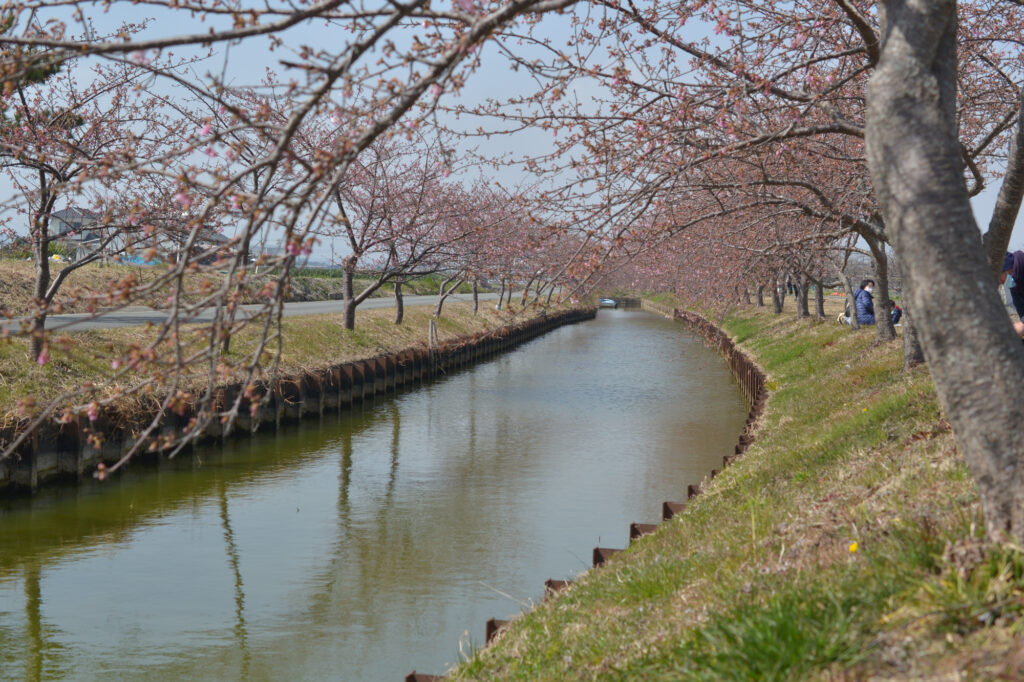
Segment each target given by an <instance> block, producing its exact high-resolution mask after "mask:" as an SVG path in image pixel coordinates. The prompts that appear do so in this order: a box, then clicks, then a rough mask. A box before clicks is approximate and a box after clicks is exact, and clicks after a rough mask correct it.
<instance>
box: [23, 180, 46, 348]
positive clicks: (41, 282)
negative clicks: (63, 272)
mask: <svg viewBox="0 0 1024 682" xmlns="http://www.w3.org/2000/svg"><path fill="white" fill-rule="evenodd" d="M42 203H43V205H44V206H45V204H46V203H47V202H46V201H45V200H44V201H43V202H42ZM45 210H46V209H45V208H41V209H40V213H39V214H37V215H36V216H35V220H34V221H33V222H34V224H33V226H32V227H33V229H32V259H33V260H34V261H35V282H34V286H33V289H32V294H33V296H34V297H35V299H36V303H35V304H36V309H35V310H34V311H33V313H32V326H31V328H30V331H31V334H32V335H31V336H30V337H29V346H28V354H29V359H30V360H32V362H38V361H39V355H40V354H41V353H42V352H43V345H44V344H43V341H44V334H43V330H44V329H45V328H46V307H47V306H46V291H47V289H49V288H50V229H49V224H48V223H49V221H48V218H47V217H46V215H44V214H43V211H45Z"/></svg>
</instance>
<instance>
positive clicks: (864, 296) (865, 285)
mask: <svg viewBox="0 0 1024 682" xmlns="http://www.w3.org/2000/svg"><path fill="white" fill-rule="evenodd" d="M874 288H875V281H874V280H871V279H866V280H864V281H863V282H861V283H860V288H859V289H857V291H855V292H854V293H853V303H854V305H856V306H857V323H858V324H874V323H875V301H874V298H873V297H872V296H871V290H872V289H874Z"/></svg>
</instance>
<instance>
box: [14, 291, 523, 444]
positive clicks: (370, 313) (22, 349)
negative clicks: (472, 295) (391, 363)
mask: <svg viewBox="0 0 1024 682" xmlns="http://www.w3.org/2000/svg"><path fill="white" fill-rule="evenodd" d="M432 313H433V307H431V306H414V307H410V308H406V310H405V320H404V322H403V324H401V325H395V324H394V322H393V318H394V310H392V309H377V310H361V309H360V310H357V312H356V327H355V329H353V330H350V331H349V330H345V329H344V328H343V326H342V316H341V314H332V315H316V316H299V317H286V318H283V321H282V336H281V355H280V360H279V363H280V364H279V371H280V372H281V373H283V374H284V375H295V374H298V373H300V372H302V371H311V372H313V371H317V370H320V369H324V368H327V367H330V366H333V365H337V364H341V363H344V362H349V361H352V360H357V359H362V358H368V357H373V356H375V355H379V354H382V353H390V352H395V351H399V350H403V349H406V348H410V347H413V346H417V345H422V346H426V345H427V339H428V333H429V325H430V319H431V314H432ZM539 314H541V311H540V310H539V309H528V310H527V311H516V310H515V309H514V308H513V309H508V307H506V309H505V310H503V311H497V310H495V309H494V307H493V306H485V305H481V306H480V311H479V313H478V314H477V315H474V314H473V310H472V303H469V302H458V301H449V302H448V303H446V304H445V307H444V314H443V316H442V317H441V318H439V319H437V320H436V325H437V332H438V338H439V341H440V342H441V343H442V344H444V343H445V342H447V341H449V340H453V339H456V338H458V337H465V336H472V335H475V334H478V333H481V332H485V331H488V330H494V329H497V328H499V327H502V326H505V325H507V324H511V323H516V322H522V321H524V320H527V319H530V318H532V317H534V316H536V315H539ZM185 329H186V332H185V333H184V335H183V338H182V342H183V346H182V355H183V356H186V357H187V356H188V355H190V354H191V353H194V352H197V351H199V350H201V349H202V348H203V347H204V346H205V344H207V343H208V340H207V337H206V336H205V331H206V330H205V329H204V328H203V327H202V326H197V327H194V328H191V329H190V328H189V327H185ZM259 333H260V329H259V325H255V324H254V325H250V326H248V327H246V328H245V329H244V330H243V331H242V332H240V333H238V334H235V335H234V336H233V337H232V340H231V352H230V353H229V354H228V355H227V356H226V357H225V361H224V363H222V365H221V367H219V368H218V373H219V376H218V382H219V383H221V384H228V383H231V382H233V381H237V380H238V379H239V378H240V377H241V376H242V375H241V371H242V367H244V365H245V363H246V362H248V361H249V360H250V359H251V358H252V356H253V355H254V349H255V348H256V344H257V341H258V338H259ZM154 334H155V330H154V329H150V328H147V327H144V326H138V327H122V328H115V329H103V330H89V331H81V332H75V333H71V334H64V335H61V336H56V337H54V338H52V339H51V341H50V360H49V362H47V363H46V364H45V365H42V366H40V365H38V364H36V363H34V362H30V361H28V359H27V356H28V341H27V339H24V338H16V339H12V338H7V339H3V340H0V422H2V423H5V424H6V423H10V422H11V421H12V420H15V419H17V418H19V417H25V416H27V415H29V414H31V413H33V412H34V411H35V409H36V408H37V407H38V406H40V405H42V404H45V403H46V402H48V401H50V400H52V399H54V398H56V397H57V396H60V395H63V394H65V393H67V392H69V391H72V390H75V389H79V388H81V387H83V386H89V385H92V386H95V387H96V388H94V389H91V390H90V391H88V392H85V393H82V394H80V395H79V396H78V397H76V398H75V402H76V403H78V404H82V403H87V402H89V401H91V400H104V399H113V398H114V397H116V396H119V395H121V394H124V393H125V392H127V391H129V390H131V389H134V388H138V387H140V386H141V385H142V383H143V382H145V381H148V380H150V379H151V378H152V377H154V376H160V377H162V379H161V381H158V382H156V383H153V384H151V385H148V386H146V387H145V390H139V391H137V392H135V393H133V394H131V395H127V396H123V397H120V398H118V399H117V404H116V405H115V406H114V407H115V408H116V409H117V410H119V411H122V412H124V413H128V414H131V413H134V412H147V411H151V410H152V409H153V408H154V407H155V406H156V405H157V401H158V399H159V398H160V397H161V396H162V395H163V391H164V390H165V389H166V387H167V386H168V385H169V384H170V383H171V381H172V380H173V379H174V377H173V374H172V367H171V365H170V362H171V361H172V360H173V357H174V352H173V346H172V345H171V344H170V342H169V341H168V342H165V343H164V344H162V345H161V346H159V347H158V349H157V353H156V354H155V355H153V356H148V355H147V354H145V353H143V352H142V351H144V350H145V349H146V348H147V347H148V345H149V344H150V343H151V342H152V340H153V338H154ZM277 348H278V343H277V341H276V340H275V341H273V342H271V343H270V344H268V346H267V351H268V352H276V351H277ZM264 360H265V366H266V365H269V361H270V358H269V356H266V357H265V359H264ZM133 363H134V364H133ZM115 366H116V368H115ZM140 369H141V370H145V371H139V370H140ZM208 376H209V373H208V367H207V366H206V365H205V364H202V363H199V364H197V365H193V366H191V367H190V368H189V369H188V371H187V372H186V373H185V374H183V375H182V376H181V388H182V389H183V390H185V391H189V392H192V393H193V394H195V393H197V392H198V391H201V390H202V389H203V387H204V386H205V384H206V381H207V378H208ZM257 378H265V377H257Z"/></svg>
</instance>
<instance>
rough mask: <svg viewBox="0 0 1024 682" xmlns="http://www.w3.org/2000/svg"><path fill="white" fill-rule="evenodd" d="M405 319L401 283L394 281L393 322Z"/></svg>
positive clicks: (396, 322)
mask: <svg viewBox="0 0 1024 682" xmlns="http://www.w3.org/2000/svg"><path fill="white" fill-rule="evenodd" d="M403 319H405V302H404V301H403V300H402V283H401V282H395V324H402V320H403Z"/></svg>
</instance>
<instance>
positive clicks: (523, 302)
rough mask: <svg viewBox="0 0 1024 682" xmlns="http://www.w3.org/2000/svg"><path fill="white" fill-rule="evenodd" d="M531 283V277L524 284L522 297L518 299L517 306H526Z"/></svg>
mask: <svg viewBox="0 0 1024 682" xmlns="http://www.w3.org/2000/svg"><path fill="white" fill-rule="evenodd" d="M532 284H533V280H532V279H531V280H530V281H529V282H527V283H526V286H525V287H523V297H522V299H520V301H519V307H520V308H525V307H526V299H527V298H529V295H530V286H531V285H532Z"/></svg>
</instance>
